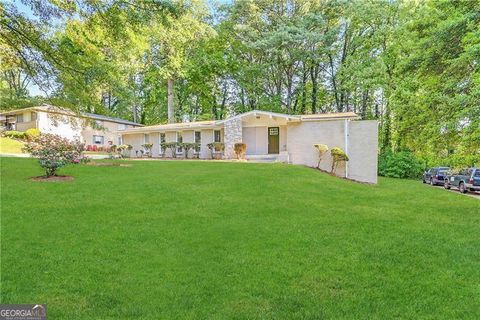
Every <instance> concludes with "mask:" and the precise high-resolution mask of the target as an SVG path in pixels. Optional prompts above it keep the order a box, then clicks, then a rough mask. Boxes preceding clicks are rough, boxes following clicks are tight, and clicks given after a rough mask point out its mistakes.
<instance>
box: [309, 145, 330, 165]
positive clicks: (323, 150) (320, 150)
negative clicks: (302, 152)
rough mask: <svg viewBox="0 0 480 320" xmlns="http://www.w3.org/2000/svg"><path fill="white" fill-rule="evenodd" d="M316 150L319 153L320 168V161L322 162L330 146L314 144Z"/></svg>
mask: <svg viewBox="0 0 480 320" xmlns="http://www.w3.org/2000/svg"><path fill="white" fill-rule="evenodd" d="M313 146H314V147H315V149H317V151H318V163H317V168H320V161H322V159H323V156H324V155H325V153H327V151H328V146H327V145H326V144H320V143H319V144H314V145H313Z"/></svg>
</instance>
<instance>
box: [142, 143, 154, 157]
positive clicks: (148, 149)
mask: <svg viewBox="0 0 480 320" xmlns="http://www.w3.org/2000/svg"><path fill="white" fill-rule="evenodd" d="M142 147H143V148H144V149H145V150H141V152H142V155H143V154H147V156H148V157H152V148H153V144H152V143H144V144H142Z"/></svg>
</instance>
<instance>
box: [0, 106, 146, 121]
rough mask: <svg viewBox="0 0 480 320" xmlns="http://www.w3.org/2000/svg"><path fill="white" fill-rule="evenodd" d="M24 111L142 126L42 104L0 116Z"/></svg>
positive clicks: (2, 114)
mask: <svg viewBox="0 0 480 320" xmlns="http://www.w3.org/2000/svg"><path fill="white" fill-rule="evenodd" d="M25 111H43V112H50V113H58V114H66V115H71V116H77V117H78V116H79V117H85V118H89V119H94V120H101V121H110V122H115V123H121V124H128V125H133V126H143V125H142V124H139V123H136V122H132V121H128V120H124V119H120V118H113V117H108V116H104V115H100V114H95V113H86V112H81V113H80V114H77V113H75V112H73V111H71V110H67V109H63V108H59V107H56V106H52V105H48V104H44V105H41V106H35V107H30V108H23V109H16V110H11V111H6V112H2V113H0V117H1V116H8V115H15V114H18V113H22V112H25Z"/></svg>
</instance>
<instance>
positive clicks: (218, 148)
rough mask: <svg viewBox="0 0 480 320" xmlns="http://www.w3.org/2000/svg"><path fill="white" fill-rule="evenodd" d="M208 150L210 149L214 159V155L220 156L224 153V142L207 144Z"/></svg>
mask: <svg viewBox="0 0 480 320" xmlns="http://www.w3.org/2000/svg"><path fill="white" fill-rule="evenodd" d="M207 148H208V149H210V152H211V153H212V158H213V157H214V154H215V155H217V156H219V155H220V154H221V153H222V152H223V150H225V145H224V144H223V142H212V143H209V144H207Z"/></svg>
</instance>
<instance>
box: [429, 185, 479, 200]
mask: <svg viewBox="0 0 480 320" xmlns="http://www.w3.org/2000/svg"><path fill="white" fill-rule="evenodd" d="M425 186H426V187H429V188H438V189H443V190H444V191H448V192H454V193H458V194H460V195H462V196H468V197H472V198H475V199H478V200H480V192H478V191H477V192H471V191H469V192H467V193H460V192H459V191H458V189H457V188H451V189H450V190H447V189H445V188H444V187H443V186H433V187H432V186H431V185H429V184H426V185H425Z"/></svg>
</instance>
